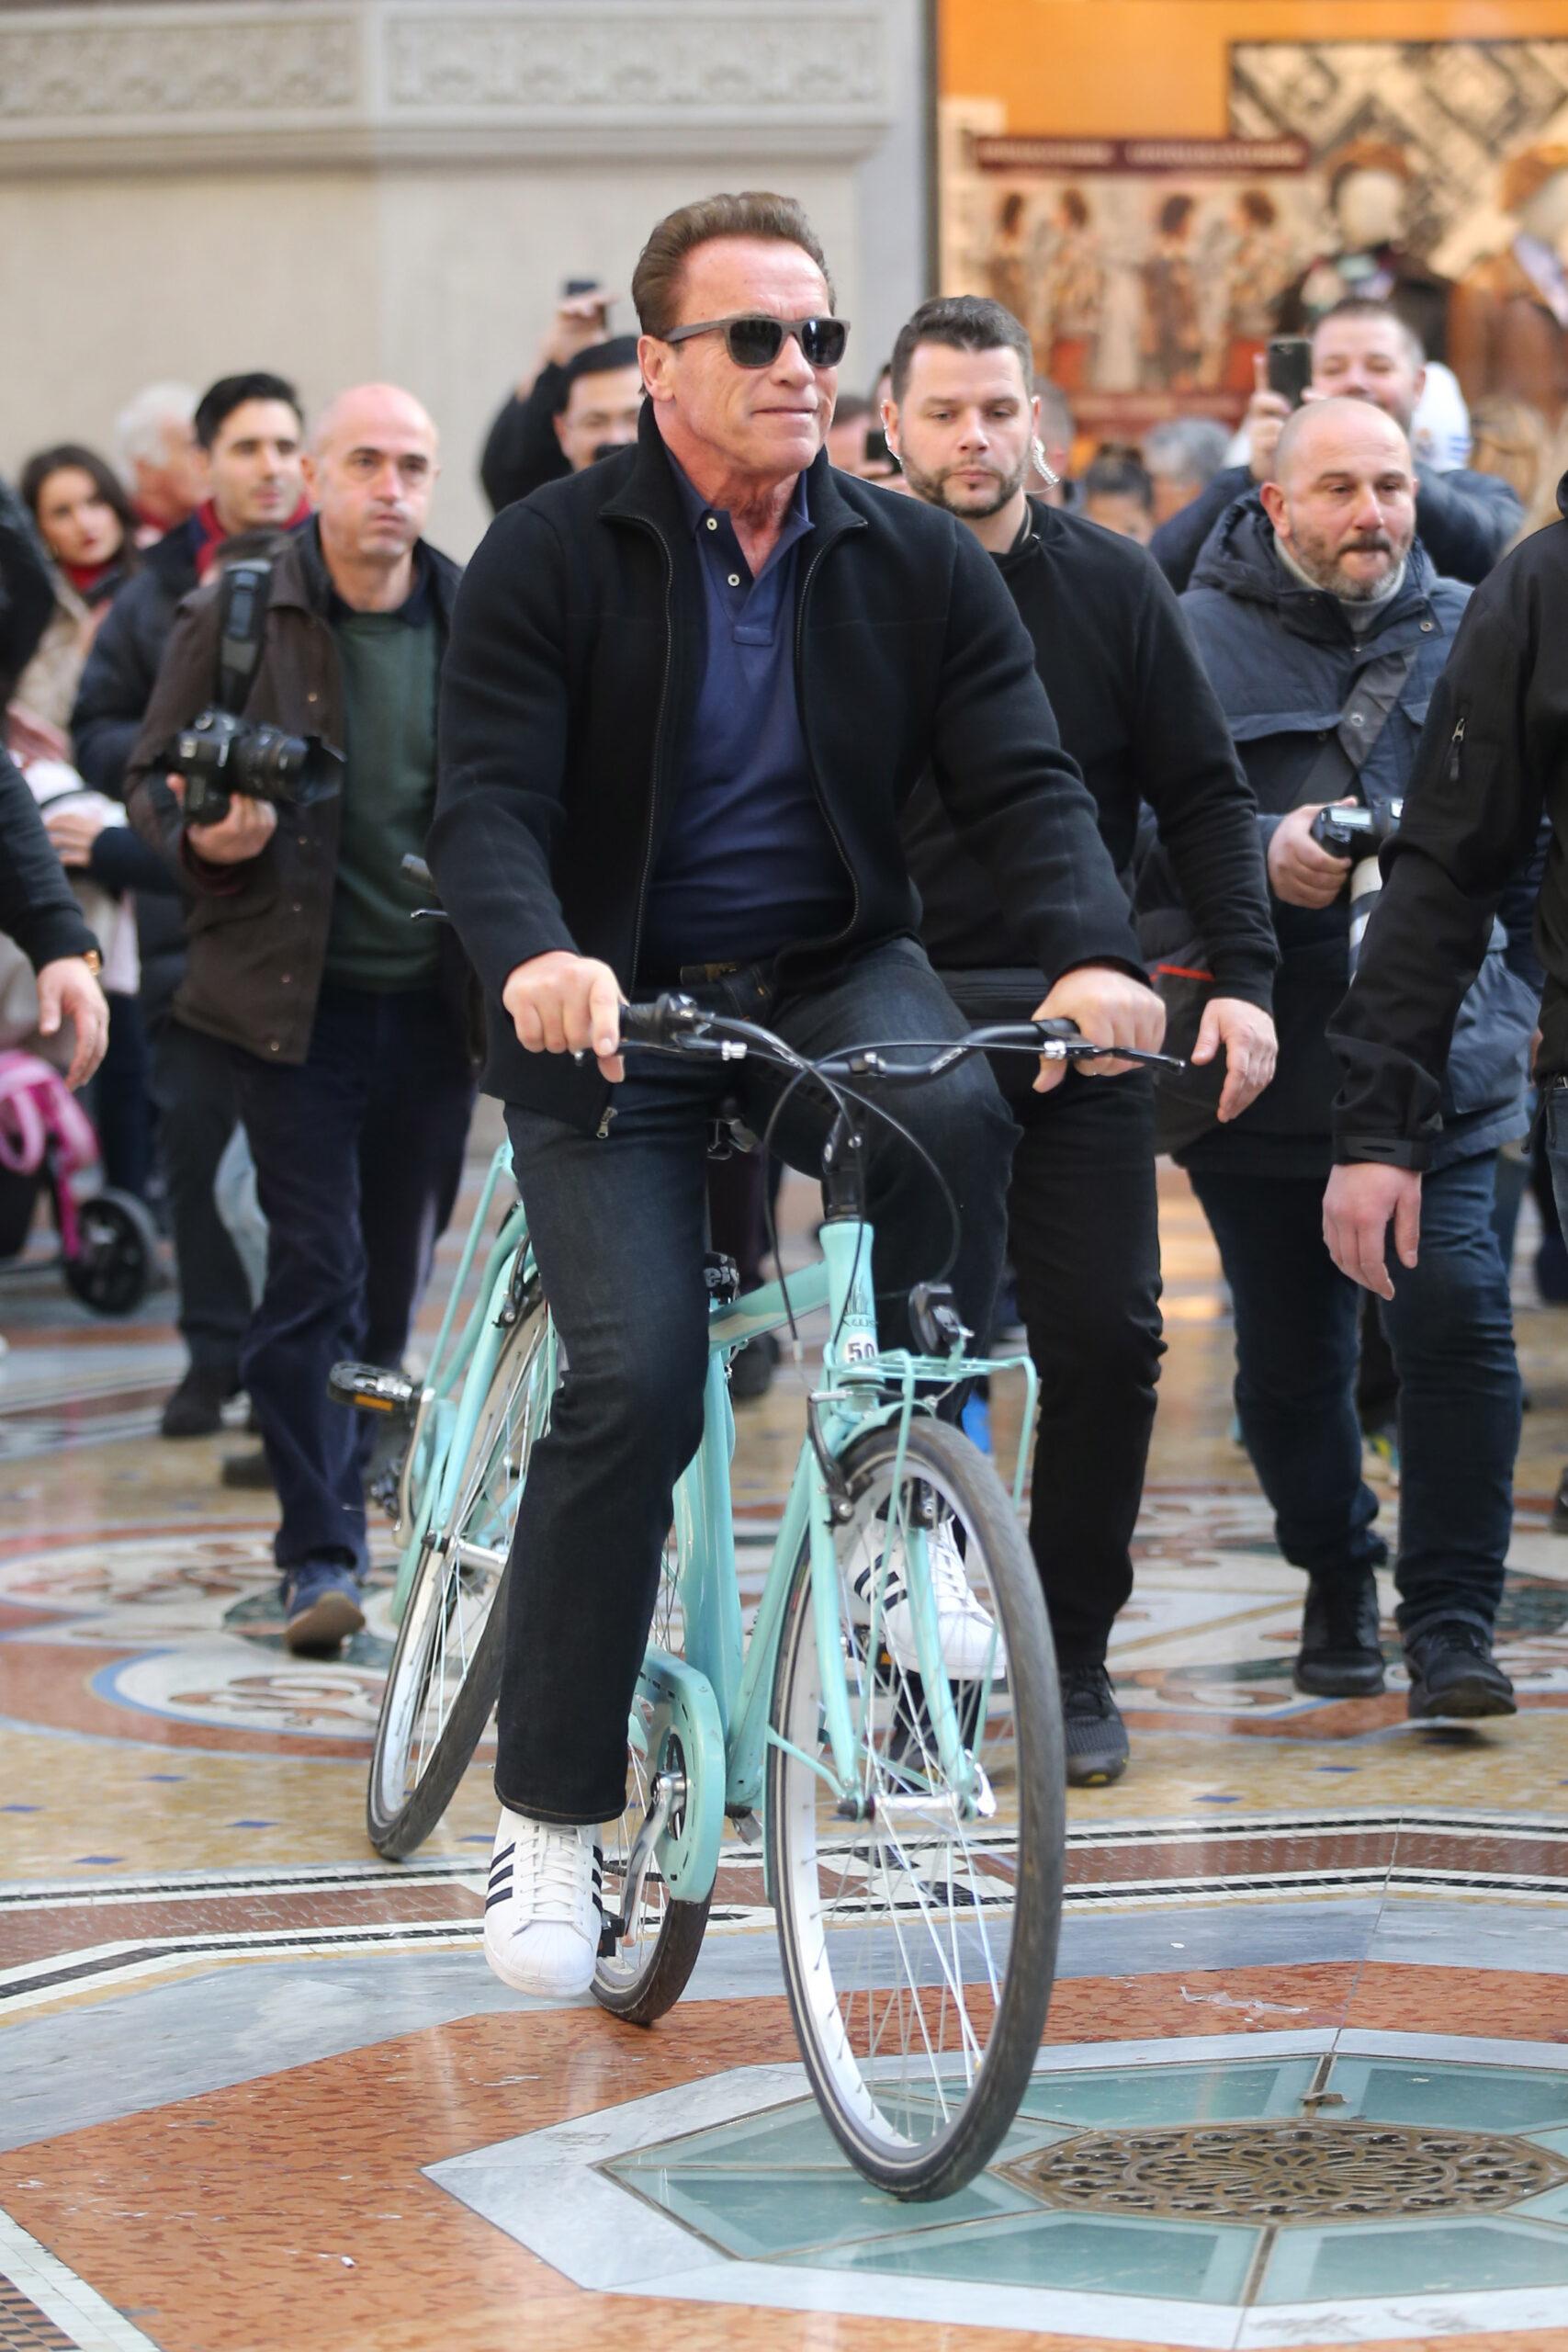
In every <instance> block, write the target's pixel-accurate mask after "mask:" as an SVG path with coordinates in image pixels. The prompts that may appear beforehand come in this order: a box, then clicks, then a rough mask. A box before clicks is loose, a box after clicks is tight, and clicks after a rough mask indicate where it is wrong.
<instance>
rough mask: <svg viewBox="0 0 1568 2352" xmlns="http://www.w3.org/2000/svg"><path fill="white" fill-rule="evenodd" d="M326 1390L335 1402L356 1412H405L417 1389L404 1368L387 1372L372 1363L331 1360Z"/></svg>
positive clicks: (417, 1392)
mask: <svg viewBox="0 0 1568 2352" xmlns="http://www.w3.org/2000/svg"><path fill="white" fill-rule="evenodd" d="M327 1394H328V1396H329V1397H331V1398H332V1400H333V1404H334V1405H347V1406H348V1407H350V1408H351V1409H352V1410H353V1411H355V1412H357V1413H407V1412H409V1411H411V1410H412V1407H413V1402H414V1399H415V1397H417V1396H418V1394H419V1391H418V1389H417V1388H416V1386H415V1385H414V1383H413V1382H412V1380H411V1379H410V1378H409V1376H408V1374H407V1373H406V1372H388V1371H386V1370H384V1369H383V1367H382V1366H381V1365H379V1364H374V1363H334V1364H333V1368H332V1371H331V1373H330V1374H328V1376H327Z"/></svg>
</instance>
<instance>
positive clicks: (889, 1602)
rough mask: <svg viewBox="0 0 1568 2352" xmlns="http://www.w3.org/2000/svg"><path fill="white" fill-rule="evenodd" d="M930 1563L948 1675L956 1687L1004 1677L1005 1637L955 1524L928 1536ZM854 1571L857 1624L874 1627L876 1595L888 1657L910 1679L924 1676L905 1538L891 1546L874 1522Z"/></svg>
mask: <svg viewBox="0 0 1568 2352" xmlns="http://www.w3.org/2000/svg"><path fill="white" fill-rule="evenodd" d="M926 1557H927V1559H928V1560H929V1561H930V1562H931V1591H932V1595H933V1597H934V1598H935V1600H936V1622H937V1630H938V1633H939V1634H940V1635H941V1638H942V1664H943V1666H945V1667H946V1668H947V1670H948V1672H949V1674H950V1675H952V1677H953V1680H954V1681H955V1682H973V1681H977V1680H978V1679H979V1677H980V1676H981V1675H983V1674H990V1675H991V1676H993V1677H995V1676H997V1675H999V1674H1001V1673H1003V1672H1005V1670H1006V1668H1007V1653H1006V1651H1005V1649H1004V1648H1003V1646H1002V1637H1001V1635H1000V1634H999V1633H998V1631H997V1627H996V1624H995V1622H994V1621H993V1619H992V1618H991V1617H990V1616H989V1614H988V1613H987V1611H986V1610H984V1609H982V1607H981V1606H980V1603H979V1602H978V1601H977V1600H976V1598H975V1595H974V1593H973V1592H972V1591H971V1589H970V1586H969V1578H968V1577H967V1576H966V1574H965V1573H964V1555H963V1554H962V1553H961V1552H960V1551H959V1549H958V1545H957V1544H956V1543H955V1541H954V1540H953V1522H952V1521H951V1520H945V1521H942V1524H941V1525H940V1526H938V1527H933V1528H931V1529H929V1530H928V1531H927V1533H926ZM849 1566H850V1597H851V1598H850V1606H851V1612H852V1617H853V1619H854V1623H856V1624H857V1625H862V1626H869V1625H870V1623H871V1601H872V1594H873V1592H875V1593H876V1599H877V1623H878V1628H879V1631H880V1634H881V1637H882V1641H883V1644H884V1645H885V1646H886V1651H887V1655H888V1657H890V1658H891V1659H892V1660H893V1663H894V1665H895V1666H898V1667H902V1668H904V1670H905V1671H906V1672H907V1673H919V1665H920V1654H919V1645H918V1644H917V1642H916V1639H915V1612H914V1611H913V1610H912V1609H911V1608H910V1606H909V1594H908V1580H907V1578H906V1575H905V1566H904V1538H903V1536H902V1535H896V1536H895V1537H894V1539H893V1541H892V1543H891V1544H889V1543H888V1542H887V1531H886V1527H884V1526H883V1525H882V1524H881V1523H880V1521H878V1522H874V1524H873V1525H872V1526H871V1527H869V1528H868V1529H867V1530H866V1532H865V1533H864V1534H863V1536H862V1537H861V1538H860V1541H859V1542H858V1543H857V1544H856V1545H855V1548H854V1550H853V1552H852V1554H851V1555H850V1563H849Z"/></svg>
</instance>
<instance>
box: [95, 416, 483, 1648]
mask: <svg viewBox="0 0 1568 2352" xmlns="http://www.w3.org/2000/svg"><path fill="white" fill-rule="evenodd" d="M438 470H439V462H438V453H437V444H436V435H435V428H434V425H433V424H432V423H431V421H430V419H429V417H428V416H427V415H426V414H425V413H424V411H423V408H422V407H421V406H420V404H419V402H418V401H416V400H415V399H413V397H412V394H410V393H408V392H405V391H401V390H399V389H398V388H397V387H396V386H395V385H390V384H362V385H359V386H356V387H355V389H354V390H351V391H346V392H343V393H340V394H339V396H338V397H337V399H336V400H334V401H333V402H332V403H331V405H330V406H329V407H328V408H327V409H326V410H325V411H324V412H323V413H322V415H321V420H320V422H319V424H317V426H316V429H315V431H314V433H313V434H312V435H310V444H309V447H308V450H307V453H306V457H305V480H306V484H307V487H308V489H309V491H310V495H311V497H312V499H313V501H314V503H315V509H316V511H315V513H314V515H312V516H311V517H310V519H309V520H308V521H307V522H305V523H304V524H302V525H301V526H299V528H298V529H297V530H295V531H294V532H292V533H290V534H289V535H288V537H287V538H285V539H284V540H283V541H282V542H281V544H280V546H279V548H277V551H276V553H275V554H274V555H273V556H272V558H271V561H270V568H269V576H268V580H267V593H266V600H265V620H264V623H263V636H262V640H261V645H260V651H259V658H258V659H257V661H256V663H255V667H254V673H253V674H252V676H251V678H250V682H249V685H248V688H247V689H246V690H245V691H244V692H243V695H240V696H237V697H236V699H237V700H238V701H239V703H240V707H241V709H242V711H243V717H244V718H246V719H247V720H250V721H253V722H258V721H265V723H267V724H268V725H270V726H274V727H278V728H281V729H284V730H285V731H286V732H287V733H288V734H291V735H299V736H307V737H311V738H314V739H315V740H316V742H317V744H318V745H319V746H320V747H321V748H320V749H319V750H318V752H316V754H315V758H314V762H313V764H314V766H315V767H317V768H319V769H320V770H321V773H322V775H323V776H324V778H325V780H326V783H327V786H328V789H327V790H326V792H324V793H322V794H320V795H319V796H313V797H309V798H308V799H307V800H306V801H304V802H303V803H289V802H281V803H280V802H277V801H275V800H272V799H270V798H254V797H250V796H248V795H246V794H243V793H235V794H234V795H233V797H232V798H231V803H230V807H229V811H228V814H227V815H226V816H224V817H223V818H222V820H221V821H220V822H219V823H216V824H212V823H206V824H189V825H187V824H185V823H184V822H183V820H182V812H181V803H182V800H183V797H184V792H185V779H184V777H183V776H182V775H179V774H178V773H177V772H173V771H172V768H171V761H170V750H171V745H172V742H173V739H174V738H175V735H176V733H177V732H178V731H179V729H182V728H183V727H186V726H187V725H188V724H189V722H190V721H191V720H192V719H193V718H196V716H197V713H198V712H200V711H202V710H203V709H205V708H207V707H209V705H210V704H212V703H213V702H214V701H216V700H217V698H218V643H219V634H220V616H221V611H222V605H221V598H220V585H219V584H218V583H216V582H215V583H213V584H212V585H209V587H207V588H204V589H202V590H201V591H199V592H198V593H197V594H196V595H195V596H193V597H190V598H188V599H187V600H186V604H185V605H183V606H182V607H181V611H180V616H179V618H178V620H177V622H176V624H175V632H174V635H173V637H172V639H170V643H169V648H168V651H167V653H166V655H165V657H164V664H163V667H162V669H161V670H160V672H159V675H158V682H157V685H156V687H155V688H154V690H153V695H152V704H151V706H150V707H149V710H148V714H147V719H146V723H145V725H144V726H143V728H142V730H141V736H140V738H139V739H138V741H137V744H136V747H135V750H134V751H133V752H132V754H131V760H130V770H129V775H128V782H129V786H130V791H129V799H130V813H131V817H132V820H133V821H134V822H135V823H136V825H137V826H138V827H139V828H140V829H141V831H143V832H145V833H146V834H147V836H148V837H149V838H150V839H152V841H154V842H157V843H159V844H160V845H161V846H164V847H166V848H170V849H171V850H172V853H173V854H174V856H175V860H176V862H177V864H178V866H179V870H180V873H181V876H182V878H183V879H184V881H185V882H186V885H187V887H188V888H189V890H190V891H191V893H192V910H191V915H190V919H189V923H188V933H189V942H190V955H189V964H188V968H187V971H186V978H185V980H184V982H183V983H182V985H181V988H180V991H179V995H178V998H177V1000H176V1010H177V1012H178V1014H179V1017H180V1019H181V1020H182V1021H184V1022H186V1023H187V1024H188V1025H189V1026H190V1027H192V1028H194V1029H198V1030H201V1031H203V1032H205V1033H206V1034H207V1035H209V1036H212V1037H215V1038H219V1039H220V1040H222V1042H223V1044H224V1045H225V1046H227V1048H228V1049H229V1055H230V1060H231V1066H232V1069H233V1076H234V1085H235V1091H236V1095H237V1098H238V1103H239V1111H240V1116H241V1118H242V1120H243V1124H244V1126H245V1129H246V1132H247V1133H248V1135H249V1136H250V1141H251V1148H252V1150H253V1152H254V1155H255V1161H256V1170H257V1178H258V1186H259V1191H260V1197H261V1205H262V1208H263V1210H264V1211H265V1215H266V1217H267V1221H268V1226H269V1236H270V1238H269V1249H268V1256H267V1272H266V1285H265V1292H264V1294H263V1296H262V1300H261V1304H260V1306H259V1307H258V1308H257V1310H256V1314H255V1317H254V1321H253V1322H252V1324H251V1327H250V1330H249V1332H248V1334H247V1336H246V1339H245V1342H244V1345H243V1351H242V1354H241V1361H240V1372H241V1376H242V1379H243V1383H244V1385H245V1386H246V1388H248V1389H249V1391H250V1395H251V1401H252V1403H253V1405H254V1408H255V1411H256V1414H257V1416H258V1418H259V1420H260V1423H261V1430H262V1436H263V1439H264V1442H265V1450H266V1462H267V1465H268V1467H269V1469H270V1472H271V1476H272V1480H273V1483H274V1484H275V1486H276V1489H277V1496H278V1501H279V1505H280V1525H279V1528H278V1532H277V1536H276V1559H277V1565H278V1568H279V1570H280V1572H281V1577H282V1600H283V1610H284V1619H285V1626H286V1639H287V1641H288V1646H289V1647H290V1648H291V1649H294V1650H297V1651H299V1652H301V1653H305V1654H315V1655H320V1654H321V1653H324V1652H330V1651H333V1650H335V1649H336V1648H337V1647H338V1646H339V1645H341V1644H342V1643H343V1642H344V1640H345V1639H347V1638H348V1637H349V1636H350V1635H352V1634H355V1633H357V1632H358V1630H359V1628H360V1627H361V1626H362V1625H363V1623H364V1612H363V1610H362V1608H361V1605H360V1585H361V1579H362V1577H363V1574H364V1570H365V1566H366V1547H365V1499H364V1490H363V1480H362V1471H363V1464H362V1458H361V1450H360V1440H359V1432H358V1430H357V1429H356V1426H355V1419H354V1418H353V1417H352V1416H351V1415H349V1414H348V1413H346V1412H344V1410H343V1409H342V1408H341V1407H339V1406H336V1405H333V1404H332V1403H331V1402H330V1401H329V1399H328V1397H327V1375H328V1374H329V1373H330V1372H331V1370H332V1367H333V1364H334V1363H337V1362H339V1361H341V1360H342V1359H344V1358H345V1357H355V1358H362V1359H363V1358H367V1359H369V1360H371V1361H373V1362H376V1363H385V1364H397V1363H400V1360H401V1357H402V1352H403V1349H404V1347H405V1346H406V1344H407V1340H408V1332H409V1326H410V1322H411V1320H412V1313H413V1308H414V1305H415V1302H416V1300H417V1297H418V1294H419V1291H420V1289H421V1287H422V1285H423V1281H424V1278H425V1275H426V1273H427V1272H428V1270H429V1265H430V1260H431V1255H432V1252H433V1250H434V1245H435V1240H436V1237H437V1236H438V1235H439V1233H440V1232H441V1230H442V1228H443V1227H445V1225H446V1220H447V1218H448V1216H449V1215H450V1213H451V1208H452V1203H453V1200H454V1199H455V1197H456V1193H457V1180H458V1176H459V1173H460V1170H461V1166H462V1156H463V1145H464V1138H465V1136H466V1133H467V1129H468V1113H469V1109H470V1107H471V1103H472V1099H473V1079H472V1073H471V1069H470V1066H469V1057H468V1022H467V1010H468V1008H467V975H466V970H465V967H464V966H463V964H462V961H461V957H460V956H459V954H458V951H457V945H456V943H455V941H454V940H453V938H452V936H451V934H450V933H449V932H448V931H446V929H445V927H443V926H440V925H432V924H416V923H414V922H412V920H411V918H412V913H413V910H414V909H415V907H416V906H418V905H419V904H420V903H421V902H422V899H423V894H422V893H421V892H420V891H419V890H418V889H417V888H415V887H414V886H412V885H411V883H410V882H409V881H408V879H407V877H406V876H404V874H403V872H402V859H403V857H404V855H405V854H407V853H408V852H410V851H423V845H424V837H425V833H426V831H427V829H428V827H429V823H430V819H431V815H432V812H433V810H434V800H435V703H436V691H437V684H438V679H439V673H440V668H441V661H442V656H443V653H444V651H445V649H446V638H447V633H448V629H449V627H450V622H451V614H452V606H453V603H454V600H455V598H456V595H457V579H458V573H457V565H456V564H454V563H453V562H451V561H450V560H449V559H448V558H447V557H446V556H444V555H440V554H438V553H437V552H436V550H435V549H434V548H432V547H429V546H427V545H426V543H425V541H424V539H423V537H422V536H421V535H422V532H423V526H424V520H425V517H426V515H428V513H429V511H430V501H431V496H432V493H433V492H434V488H435V481H436V476H437V473H438Z"/></svg>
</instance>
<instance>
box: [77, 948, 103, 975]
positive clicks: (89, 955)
mask: <svg viewBox="0 0 1568 2352" xmlns="http://www.w3.org/2000/svg"><path fill="white" fill-rule="evenodd" d="M82 961H83V963H84V964H85V966H86V967H87V969H88V971H89V972H91V974H92V975H93V978H94V979H96V978H97V977H98V974H99V973H100V972H101V971H102V970H103V968H104V959H103V957H102V956H100V955H99V953H98V951H97V949H96V947H88V948H85V949H84V950H83V953H82Z"/></svg>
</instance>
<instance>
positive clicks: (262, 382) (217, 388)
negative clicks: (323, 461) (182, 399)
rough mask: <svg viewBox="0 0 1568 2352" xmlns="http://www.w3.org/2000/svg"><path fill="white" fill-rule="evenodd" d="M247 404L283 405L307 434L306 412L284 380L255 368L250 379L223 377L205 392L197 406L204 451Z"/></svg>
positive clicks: (197, 433)
mask: <svg viewBox="0 0 1568 2352" xmlns="http://www.w3.org/2000/svg"><path fill="white" fill-rule="evenodd" d="M246 401H283V402H284V403H285V405H286V406H287V407H288V408H291V409H292V410H293V411H294V413H295V415H296V416H297V417H298V418H299V430H300V432H301V433H303V432H304V430H305V412H304V410H303V409H302V408H301V407H300V405H299V393H298V392H297V391H296V390H295V389H294V387H293V385H292V384H291V383H290V382H289V381H288V378H287V377H284V376H269V375H268V374H267V373H266V372H265V369H264V368H254V369H253V370H252V371H251V373H250V374H249V375H248V376H220V378H219V379H218V381H217V382H216V383H215V384H213V385H210V386H209V389H208V390H206V391H205V392H203V394H202V396H201V398H200V399H199V400H198V401H197V404H196V416H195V418H194V420H193V422H194V424H195V426H196V437H197V440H198V441H199V442H200V444H201V446H202V447H203V448H204V449H210V448H211V447H212V445H213V443H214V442H215V441H216V440H217V438H218V435H220V433H221V432H222V430H223V422H224V419H225V418H226V417H230V416H232V415H233V413H234V411H235V410H236V409H237V408H243V406H244V404H245V402H246Z"/></svg>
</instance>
